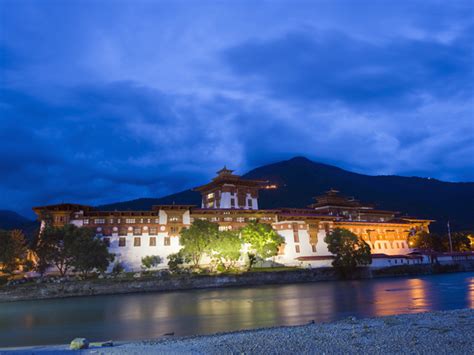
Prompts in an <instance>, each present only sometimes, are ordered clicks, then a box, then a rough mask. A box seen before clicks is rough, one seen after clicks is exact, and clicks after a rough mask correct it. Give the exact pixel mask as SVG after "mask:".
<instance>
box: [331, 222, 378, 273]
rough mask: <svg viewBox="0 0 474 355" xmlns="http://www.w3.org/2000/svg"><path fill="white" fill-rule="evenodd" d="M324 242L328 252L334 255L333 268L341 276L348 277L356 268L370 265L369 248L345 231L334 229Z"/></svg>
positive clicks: (359, 239)
mask: <svg viewBox="0 0 474 355" xmlns="http://www.w3.org/2000/svg"><path fill="white" fill-rule="evenodd" d="M324 241H325V242H326V244H327V245H328V250H329V252H331V253H332V254H334V261H333V262H332V265H333V267H335V268H336V269H338V271H339V272H340V273H341V275H342V276H348V275H349V274H350V273H352V272H353V271H354V270H355V269H356V268H357V266H363V265H369V264H371V263H372V257H371V255H370V246H369V245H368V244H367V243H366V242H365V241H364V240H363V239H362V238H360V237H358V236H357V235H355V234H354V233H352V232H351V231H349V230H347V229H342V228H336V229H334V231H332V232H331V233H329V234H328V235H326V237H325V238H324Z"/></svg>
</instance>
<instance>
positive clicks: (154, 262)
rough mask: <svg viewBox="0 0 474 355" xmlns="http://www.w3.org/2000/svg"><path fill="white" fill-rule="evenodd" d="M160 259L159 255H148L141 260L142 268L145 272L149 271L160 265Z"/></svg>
mask: <svg viewBox="0 0 474 355" xmlns="http://www.w3.org/2000/svg"><path fill="white" fill-rule="evenodd" d="M161 261H162V260H161V257H160V256H159V255H148V256H144V257H143V258H142V268H143V269H145V270H150V269H151V268H154V267H156V266H158V265H159V264H160V263H161Z"/></svg>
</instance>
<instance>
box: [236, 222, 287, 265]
mask: <svg viewBox="0 0 474 355" xmlns="http://www.w3.org/2000/svg"><path fill="white" fill-rule="evenodd" d="M241 234H242V239H243V241H244V242H245V243H247V244H249V250H248V254H249V269H250V268H251V267H252V266H253V262H252V260H253V261H255V260H257V258H260V259H263V260H265V259H267V258H270V257H272V256H275V255H277V254H278V248H279V247H280V245H281V244H283V243H284V241H285V239H284V238H283V237H282V236H280V235H279V234H278V233H277V232H275V230H273V228H272V227H271V226H270V225H269V224H265V223H257V222H252V223H249V224H247V225H246V226H245V227H244V228H242V229H241ZM251 255H253V256H254V257H251Z"/></svg>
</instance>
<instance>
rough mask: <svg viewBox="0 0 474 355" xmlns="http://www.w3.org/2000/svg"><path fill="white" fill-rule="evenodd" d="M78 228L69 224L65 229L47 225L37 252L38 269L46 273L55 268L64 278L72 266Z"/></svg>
mask: <svg viewBox="0 0 474 355" xmlns="http://www.w3.org/2000/svg"><path fill="white" fill-rule="evenodd" d="M76 230H77V227H76V226H74V225H72V224H67V225H65V226H63V227H52V226H50V225H47V226H46V227H45V228H44V229H43V231H42V232H41V234H40V236H39V238H38V242H37V245H36V247H35V252H36V255H37V257H38V262H37V265H36V269H37V270H38V271H39V272H40V273H42V274H43V273H44V272H45V271H46V269H47V268H48V267H50V266H55V267H56V268H57V269H58V271H59V274H60V275H61V276H64V275H65V274H66V273H67V272H68V271H69V270H70V269H71V266H72V260H73V250H74V238H75V237H76Z"/></svg>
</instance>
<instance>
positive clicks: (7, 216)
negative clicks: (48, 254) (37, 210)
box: [0, 210, 39, 241]
mask: <svg viewBox="0 0 474 355" xmlns="http://www.w3.org/2000/svg"><path fill="white" fill-rule="evenodd" d="M38 228H39V223H38V222H37V221H32V220H31V219H28V218H26V217H23V216H22V215H20V214H18V213H16V212H14V211H9V210H0V229H6V230H12V229H21V230H22V231H23V233H24V234H25V236H26V238H27V239H28V240H29V241H31V240H33V238H34V237H35V236H36V234H37V233H38Z"/></svg>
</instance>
